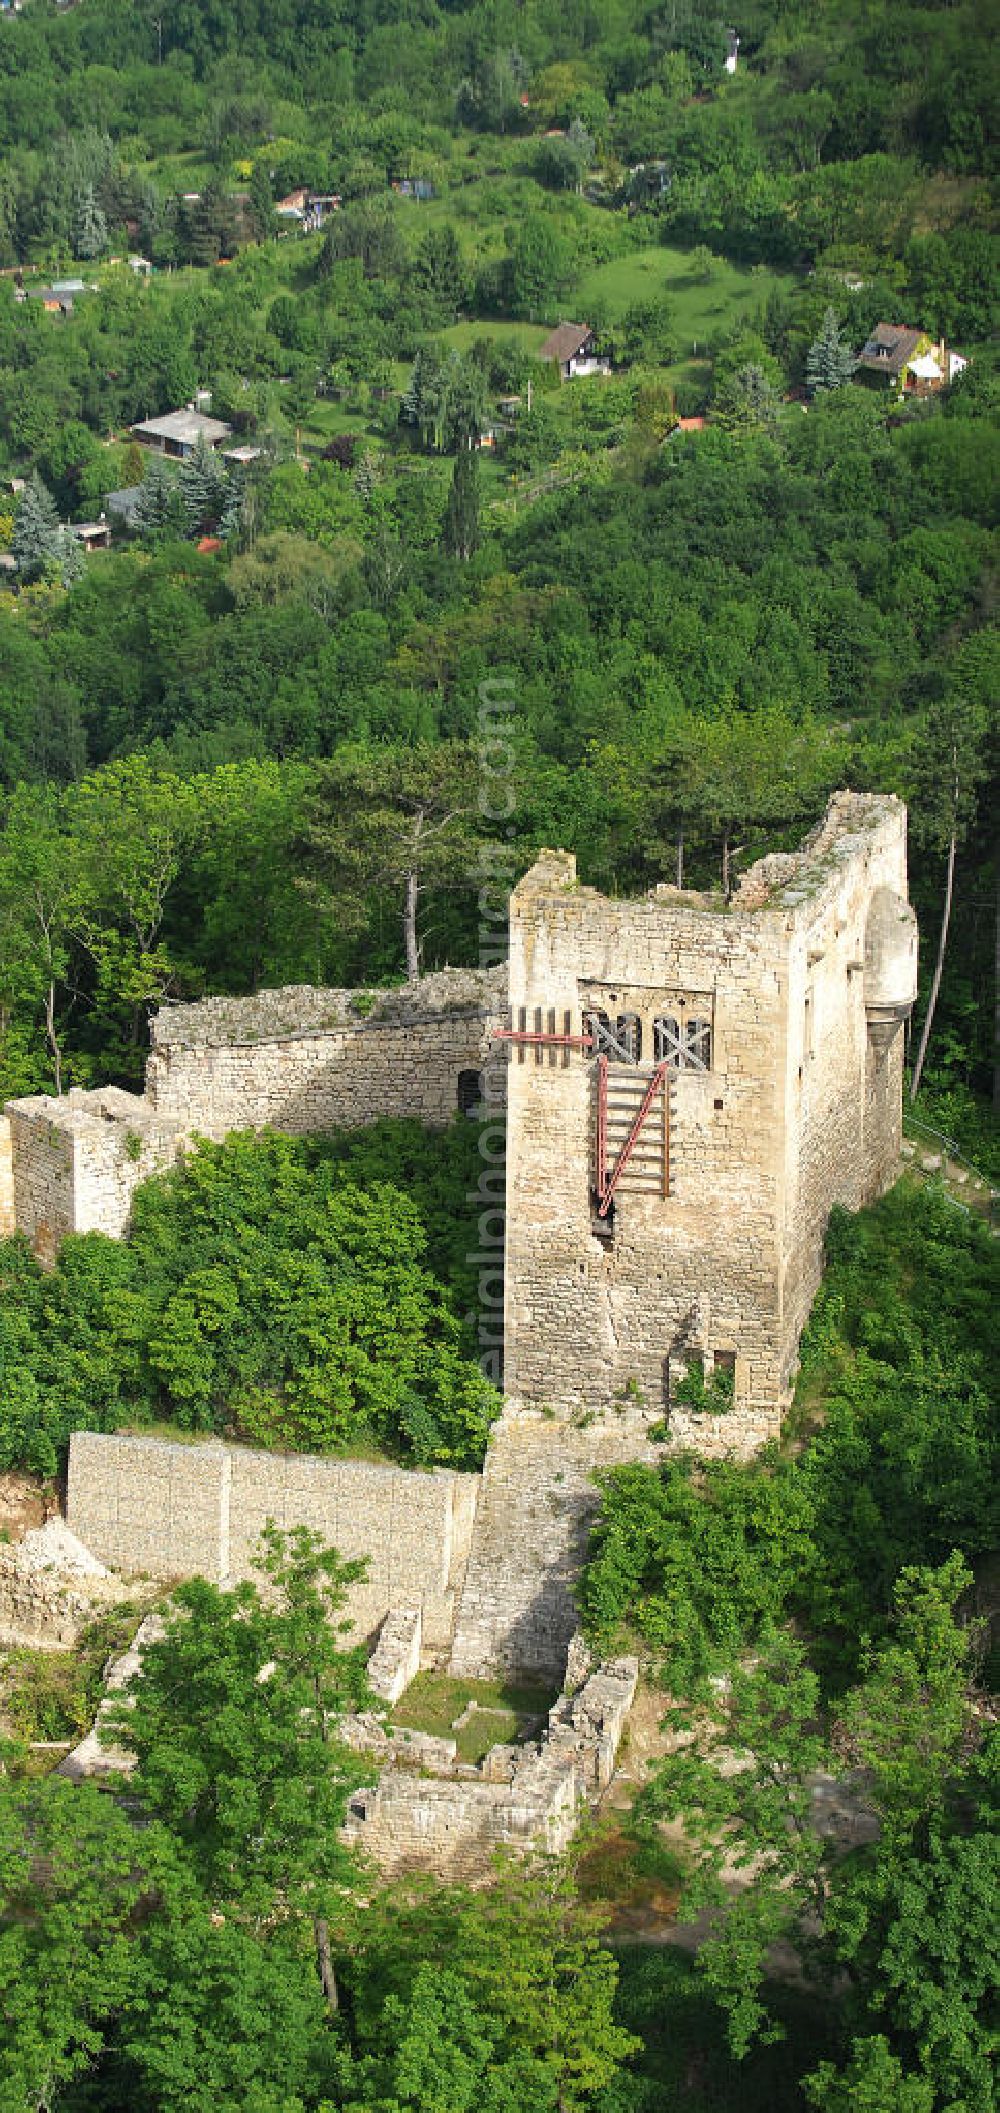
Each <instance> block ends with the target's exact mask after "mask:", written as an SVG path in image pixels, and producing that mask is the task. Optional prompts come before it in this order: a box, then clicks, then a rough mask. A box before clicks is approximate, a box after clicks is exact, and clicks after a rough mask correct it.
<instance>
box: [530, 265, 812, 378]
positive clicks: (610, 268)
mask: <svg viewBox="0 0 1000 2113" xmlns="http://www.w3.org/2000/svg"><path fill="white" fill-rule="evenodd" d="M793 284H794V276H793V274H792V273H791V272H778V271H772V270H771V269H770V268H769V267H767V266H765V265H754V266H753V267H748V266H746V265H740V264H729V263H727V262H726V260H725V258H723V257H716V258H715V259H714V261H713V264H712V268H711V271H710V273H709V274H708V276H707V277H706V278H704V279H702V278H700V277H699V276H697V275H696V274H695V272H694V271H693V270H692V268H691V258H690V256H689V254H688V253H687V251H685V250H680V249H667V248H662V247H657V248H655V249H641V250H636V251H633V253H632V254H631V255H630V256H626V257H612V258H611V259H610V260H609V262H608V263H607V264H598V265H596V266H595V267H594V269H593V270H591V271H587V272H584V273H583V274H582V276H581V278H580V280H579V281H578V283H577V285H576V287H575V288H574V291H573V294H572V296H567V299H569V300H572V301H573V302H575V303H576V306H577V309H578V310H579V311H581V313H580V316H579V318H577V317H574V320H577V319H579V320H582V321H584V322H586V320H587V314H586V311H587V309H588V307H589V306H591V305H592V304H593V303H600V304H601V306H602V307H603V308H605V309H606V311H607V313H608V315H609V316H610V318H611V320H612V322H618V321H619V320H620V318H621V317H622V316H623V315H624V314H625V311H626V309H627V308H630V307H631V306H632V305H633V303H635V302H639V301H651V300H656V299H660V298H662V299H666V300H668V301H669V302H670V305H671V307H672V309H673V311H674V314H675V315H676V318H677V331H678V336H679V338H680V339H681V341H682V343H683V344H684V345H685V346H687V345H688V344H690V345H691V346H692V347H693V346H695V345H700V346H701V347H702V348H704V346H705V345H706V343H707V342H708V340H709V339H716V338H719V337H722V336H724V335H725V333H726V331H727V330H730V329H731V328H732V325H733V324H734V323H735V322H737V321H739V320H742V319H744V318H747V317H749V316H751V315H753V313H754V312H755V310H756V309H757V308H759V307H760V306H761V305H762V304H763V303H764V302H765V301H767V300H768V299H769V297H770V295H771V294H772V293H773V292H775V291H776V290H778V289H781V290H784V289H786V288H788V287H790V286H792V285H793ZM692 356H694V355H693V354H692Z"/></svg>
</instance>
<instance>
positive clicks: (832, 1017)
mask: <svg viewBox="0 0 1000 2113" xmlns="http://www.w3.org/2000/svg"><path fill="white" fill-rule="evenodd" d="M838 823H839V824H840V828H839V829H838V828H837V826H836V825H837V824H838ZM852 823H853V824H854V827H853V828H852V827H851V826H850V825H851V824H852ZM865 823H867V826H864V825H865ZM859 825H860V826H859ZM805 848H806V851H807V853H808V854H809V858H810V865H811V871H810V870H809V869H807V871H806V873H805V874H804V875H802V876H800V878H799V883H798V886H796V884H795V883H794V882H793V885H792V888H791V891H790V892H791V894H792V896H793V897H794V896H795V895H796V894H797V893H798V892H799V888H801V886H802V881H803V880H804V881H805V890H804V895H803V899H802V900H801V901H799V902H796V901H793V902H792V903H791V904H790V905H789V907H790V908H791V909H792V911H793V914H794V925H793V931H792V943H791V946H790V950H789V993H788V1020H789V1030H788V1039H787V1046H786V1077H785V1095H786V1100H785V1137H786V1181H785V1212H784V1235H783V1269H782V1319H783V1327H784V1333H785V1341H786V1351H787V1356H788V1360H789V1366H790V1367H791V1365H792V1363H793V1361H794V1358H795V1355H796V1352H797V1348H798V1341H799V1336H800V1334H801V1331H802V1328H803V1327H804V1325H805V1322H806V1320H807V1319H808V1315H809V1309H810V1307H811V1305H812V1302H813V1299H814V1298H815V1296H816V1292H817V1291H818V1289H819V1285H820V1282H821V1279H822V1274H823V1247H824V1237H825V1233H826V1226H827V1221H828V1219H829V1215H830V1211H831V1208H832V1207H833V1205H834V1204H842V1205H844V1206H845V1208H847V1209H849V1210H857V1209H859V1208H860V1207H861V1205H862V1204H865V1203H871V1202H873V1201H874V1200H875V1198H876V1197H878V1196H880V1195H882V1193H883V1192H884V1190H885V1189H886V1188H887V1187H888V1186H889V1185H890V1183H891V1182H892V1181H893V1180H894V1179H895V1177H896V1174H897V1172H898V1168H899V1163H900V1146H901V1143H902V1072H903V1055H904V1032H903V1026H904V1020H905V1018H906V1017H907V1015H908V1013H909V1009H910V1006H911V1005H912V1002H913V999H914V997H915V995H916V925H915V920H914V917H913V912H912V910H910V908H909V905H908V903H907V901H906V888H907V873H906V810H905V808H903V807H902V805H901V804H900V802H899V801H897V800H868V799H863V798H861V797H860V796H858V795H850V794H841V795H839V796H838V799H837V801H835V802H834V803H832V814H831V815H828V817H827V818H826V820H825V821H824V822H823V823H822V824H820V827H819V829H818V830H816V831H814V832H813V836H812V838H811V839H810V840H809V841H808V843H807V846H806V847H805ZM788 892H789V891H788V890H786V895H787V894H788ZM887 903H889V904H891V905H892V914H893V916H894V919H895V921H896V923H897V925H898V926H899V928H900V930H901V931H902V933H903V934H904V935H905V947H904V951H903V954H902V955H901V956H900V957H899V958H898V959H897V960H896V961H895V962H894V963H890V965H889V971H888V975H887V977H886V976H885V975H883V974H882V973H881V970H880V966H879V964H878V963H877V962H873V959H872V946H871V928H872V924H873V922H875V921H877V919H878V916H879V912H880V909H882V908H884V907H885V905H886V904H887Z"/></svg>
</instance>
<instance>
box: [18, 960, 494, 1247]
mask: <svg viewBox="0 0 1000 2113" xmlns="http://www.w3.org/2000/svg"><path fill="white" fill-rule="evenodd" d="M505 1006H506V972H505V971H504V970H503V969H499V970H496V969H493V970H478V969H442V970H441V971H440V972H439V973H438V974H437V975H433V976H425V977H424V978H423V979H422V980H421V982H420V983H419V984H416V985H413V986H412V987H411V986H407V987H406V988H404V989H401V990H392V991H373V992H363V991H336V990H314V989H312V988H311V987H305V986H304V987H302V988H291V989H288V990H281V991H261V992H260V993H259V994H258V996H257V997H255V998H206V999H205V1000H204V1001H203V1002H202V1003H200V1004H197V1005H172V1006H165V1007H164V1009H163V1010H162V1012H161V1013H159V1014H158V1015H157V1017H156V1019H155V1020H154V1021H153V1023H152V1042H153V1048H152V1054H151V1056H150V1059H149V1063H148V1065H147V1073H146V1092H145V1094H144V1095H142V1096H140V1095H138V1094H133V1093H123V1092H121V1091H120V1090H119V1089H118V1088H116V1087H102V1088H100V1089H99V1090H98V1091H96V1092H82V1091H80V1090H79V1089H75V1090H74V1091H72V1092H70V1093H67V1094H63V1095H62V1096H60V1097H58V1098H57V1097H56V1096H54V1095H51V1094H37V1095H35V1096H33V1097H32V1098H30V1099H26V1100H20V1101H11V1102H9V1103H8V1105H7V1110H6V1119H5V1120H4V1119H3V1118H0V1235H2V1234H3V1232H4V1230H5V1229H6V1230H7V1231H13V1230H14V1229H15V1227H16V1229H17V1230H19V1231H21V1232H23V1233H24V1234H25V1235H26V1237H27V1238H28V1239H29V1240H30V1242H31V1244H32V1247H33V1248H34V1251H35V1254H36V1255H37V1257H38V1259H39V1261H40V1262H41V1263H42V1264H43V1265H44V1266H45V1267H49V1266H50V1265H51V1264H52V1262H53V1261H54V1259H55V1255H56V1253H57V1251H58V1248H59V1245H60V1243H61V1241H62V1240H64V1239H65V1237H66V1235H67V1233H73V1232H103V1233H107V1234H108V1235H109V1236H110V1237H111V1238H112V1239H120V1238H121V1237H122V1235H123V1234H124V1233H125V1232H126V1231H127V1228H128V1220H129V1214H130V1211H131V1206H132V1197H133V1194H134V1192H135V1189H136V1188H137V1186H138V1184H139V1183H140V1182H141V1181H145V1180H147V1179H148V1177H149V1175H150V1174H154V1173H157V1172H159V1171H161V1170H162V1169H163V1168H165V1167H169V1166H171V1165H173V1164H174V1162H175V1161H176V1159H177V1158H178V1156H179V1154H180V1153H181V1152H182V1151H183V1149H184V1146H185V1143H186V1142H188V1141H189V1140H190V1138H191V1137H192V1135H194V1134H198V1135H202V1136H206V1137H212V1138H216V1139H222V1138H224V1137H225V1136H227V1135H228V1133H229V1131H231V1130H238V1129H260V1128H262V1127H264V1126H265V1125H271V1126H273V1127H274V1128H276V1129H279V1130H286V1131H289V1132H291V1133H294V1134H304V1133H309V1132H323V1131H327V1130H331V1129H341V1128H344V1129H351V1128H355V1127H357V1126H359V1125H361V1124H364V1123H370V1122H374V1121H376V1120H377V1118H378V1117H379V1116H382V1115H389V1116H410V1117H413V1118H415V1119H416V1120H417V1121H419V1122H423V1123H426V1124H428V1125H430V1126H431V1127H433V1126H434V1125H443V1124H445V1123H448V1122H450V1121H451V1119H452V1116H453V1115H454V1114H455V1111H456V1108H457V1107H458V1105H459V1080H460V1077H461V1075H462V1073H463V1072H464V1073H468V1074H479V1075H481V1074H482V1072H483V1069H484V1066H485V1063H486V1059H487V1056H488V1053H489V1049H490V1043H491V1036H492V1032H493V1029H494V1028H495V1027H497V1026H499V1025H500V1024H501V1021H502V1018H503V1015H504V1010H505ZM8 1125H9V1159H8V1149H7V1138H8V1129H7V1126H8ZM5 1214H6V1215H5Z"/></svg>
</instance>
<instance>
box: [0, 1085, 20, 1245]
mask: <svg viewBox="0 0 1000 2113" xmlns="http://www.w3.org/2000/svg"><path fill="white" fill-rule="evenodd" d="M16 1229H17V1218H16V1215H15V1209H14V1146H13V1142H12V1140H11V1134H10V1123H9V1121H8V1120H7V1117H6V1116H5V1115H0V1240H9V1238H10V1235H11V1233H13V1232H15V1231H16Z"/></svg>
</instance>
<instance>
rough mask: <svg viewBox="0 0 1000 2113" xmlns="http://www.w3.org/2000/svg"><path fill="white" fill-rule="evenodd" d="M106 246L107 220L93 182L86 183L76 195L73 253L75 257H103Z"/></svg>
mask: <svg viewBox="0 0 1000 2113" xmlns="http://www.w3.org/2000/svg"><path fill="white" fill-rule="evenodd" d="M107 246H108V222H107V216H106V214H105V213H104V212H103V211H102V210H101V207H100V206H99V205H98V203H97V199H96V198H95V196H94V187H93V184H89V183H88V184H86V185H85V186H84V188H83V190H82V191H80V192H79V193H78V195H77V200H76V210H75V212H74V215H73V254H74V256H75V257H83V258H90V257H103V255H104V252H105V250H106V249H107Z"/></svg>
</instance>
